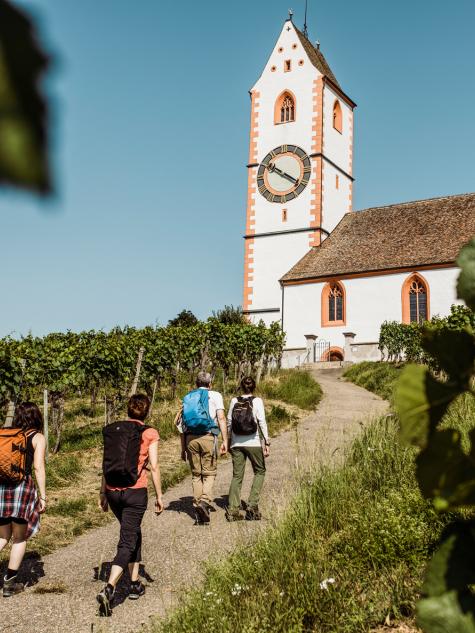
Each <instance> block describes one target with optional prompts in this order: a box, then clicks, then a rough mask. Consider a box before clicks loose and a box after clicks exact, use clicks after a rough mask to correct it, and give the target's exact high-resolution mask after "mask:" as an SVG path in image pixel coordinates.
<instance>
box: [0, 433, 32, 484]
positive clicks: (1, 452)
mask: <svg viewBox="0 0 475 633" xmlns="http://www.w3.org/2000/svg"><path fill="white" fill-rule="evenodd" d="M29 435H31V432H30V433H27V432H25V431H24V430H23V429H0V483H2V484H19V483H21V482H22V481H23V479H25V476H26V472H25V468H26V451H27V441H28V436H29Z"/></svg>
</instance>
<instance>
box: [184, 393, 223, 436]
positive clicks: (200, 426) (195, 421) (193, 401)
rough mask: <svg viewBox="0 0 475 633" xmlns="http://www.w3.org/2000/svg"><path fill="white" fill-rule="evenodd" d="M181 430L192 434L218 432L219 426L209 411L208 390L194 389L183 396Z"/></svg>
mask: <svg viewBox="0 0 475 633" xmlns="http://www.w3.org/2000/svg"><path fill="white" fill-rule="evenodd" d="M182 421H183V430H184V432H185V433H191V434H192V435H206V433H213V434H217V433H219V428H218V426H217V424H216V423H215V421H214V420H213V419H212V418H211V416H210V413H209V392H208V390H207V389H194V390H193V391H190V393H187V394H186V396H185V397H184V398H183V414H182Z"/></svg>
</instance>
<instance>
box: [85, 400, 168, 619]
mask: <svg viewBox="0 0 475 633" xmlns="http://www.w3.org/2000/svg"><path fill="white" fill-rule="evenodd" d="M149 409H150V399H149V398H148V396H146V395H144V394H136V395H133V396H131V397H130V399H129V402H128V406H127V415H128V419H127V420H125V421H122V422H112V423H111V424H108V425H107V426H105V427H104V429H103V436H104V459H103V476H102V485H101V491H100V497H99V504H100V507H101V508H102V510H103V511H104V512H107V510H108V509H109V508H110V509H111V510H112V512H113V513H114V515H115V517H116V518H117V519H118V521H119V523H120V536H119V543H118V545H117V553H116V555H115V558H114V560H113V561H112V567H111V571H110V575H109V580H108V581H107V584H106V585H105V587H104V588H103V589H102V591H100V592H99V593H98V594H97V596H96V599H97V602H98V603H99V615H101V616H110V615H112V607H111V602H112V598H113V596H114V592H115V588H116V586H117V583H118V582H119V580H120V578H121V576H122V574H123V572H124V570H125V568H126V567H128V570H129V576H130V581H131V582H130V587H129V594H128V595H129V598H130V599H131V600H137V599H138V598H140V597H141V596H143V595H144V593H145V586H144V585H143V584H142V582H141V581H140V580H139V567H140V562H141V560H142V556H141V554H142V552H141V549H142V530H141V523H142V518H143V515H144V514H145V510H146V509H147V503H148V493H147V480H148V470H150V472H151V475H152V482H153V487H154V488H155V494H156V500H155V514H157V515H159V514H160V513H161V512H162V511H163V501H162V487H161V479H160V468H159V464H158V441H159V435H158V431H157V430H156V429H154V428H152V427H150V426H146V425H145V424H144V420H145V419H146V418H147V415H148V412H149Z"/></svg>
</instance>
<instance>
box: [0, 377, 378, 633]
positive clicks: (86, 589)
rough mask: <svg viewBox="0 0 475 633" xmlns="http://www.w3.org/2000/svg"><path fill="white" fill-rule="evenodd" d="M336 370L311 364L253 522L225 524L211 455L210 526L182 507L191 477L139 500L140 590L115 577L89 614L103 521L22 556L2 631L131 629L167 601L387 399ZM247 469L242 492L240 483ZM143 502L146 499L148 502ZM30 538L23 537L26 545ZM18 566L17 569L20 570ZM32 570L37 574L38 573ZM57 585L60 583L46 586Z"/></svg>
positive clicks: (187, 502) (3, 605) (276, 508)
mask: <svg viewBox="0 0 475 633" xmlns="http://www.w3.org/2000/svg"><path fill="white" fill-rule="evenodd" d="M339 376H340V373H339V372H338V371H337V372H328V371H327V372H315V378H316V379H317V380H318V382H319V383H320V384H321V386H322V389H323V392H324V395H323V398H322V401H321V403H320V405H319V406H318V409H317V411H316V412H315V413H314V414H311V415H309V416H308V417H307V418H305V419H304V420H302V421H301V422H300V424H299V425H298V427H296V428H295V429H293V430H291V431H287V432H286V433H283V434H282V435H280V436H279V437H278V438H276V439H275V440H274V441H273V442H272V447H271V457H270V458H269V460H268V462H267V466H268V472H267V478H266V483H265V487H264V491H263V498H262V503H261V509H262V511H263V514H264V516H265V517H267V518H266V519H265V520H263V521H262V522H260V523H259V522H252V523H249V522H247V521H243V522H242V523H231V524H228V523H227V522H226V520H225V518H224V510H223V508H224V506H225V503H226V495H227V491H228V487H229V482H230V478H231V462H230V460H226V461H225V462H221V463H220V467H219V473H218V477H217V480H216V488H215V494H216V512H214V513H213V514H212V520H211V526H210V527H195V526H194V525H193V519H192V517H191V510H192V508H191V494H190V493H191V482H190V478H187V479H186V480H184V481H183V482H182V483H180V484H178V485H177V486H175V487H173V488H171V489H170V490H169V491H168V492H167V493H166V494H165V495H164V500H165V508H166V510H165V511H164V512H163V514H162V516H160V517H155V515H154V514H153V512H152V511H151V510H150V509H149V511H148V512H147V513H146V515H145V518H144V523H143V533H144V548H143V549H144V552H143V553H144V561H145V572H146V577H147V579H148V583H147V584H148V586H147V593H146V595H145V596H144V598H142V599H140V600H138V601H131V600H126V599H125V596H124V594H123V592H121V590H120V589H121V587H120V586H119V589H118V592H117V594H118V595H117V598H116V607H115V608H114V613H113V616H112V617H111V618H108V619H105V618H99V617H97V614H96V603H95V595H96V593H97V592H98V590H99V589H100V588H101V586H102V584H103V583H102V581H100V580H98V579H97V570H98V568H100V566H101V564H102V563H104V568H105V570H106V571H107V570H108V564H107V563H108V562H109V561H111V560H112V558H113V556H114V552H115V546H116V543H117V535H118V529H117V525H116V524H115V523H114V524H111V525H107V526H105V527H102V528H99V529H96V530H93V531H91V532H89V533H87V534H85V535H83V536H81V537H79V538H78V539H77V540H76V541H75V542H74V543H73V544H72V545H69V546H68V547H65V548H63V549H61V550H58V551H57V552H55V553H53V554H51V555H49V556H46V557H44V559H42V560H37V561H33V562H32V563H30V567H31V569H30V571H29V572H28V573H29V575H30V576H33V577H34V576H35V575H36V577H37V583H36V584H35V585H34V586H32V587H30V588H28V589H27V591H26V592H25V593H24V594H22V595H20V596H16V597H14V598H11V599H8V600H2V601H1V602H0V623H1V626H0V628H1V631H2V633H30V632H31V631H35V633H56V632H57V633H91V632H93V633H112V632H113V633H131V632H133V631H137V630H140V628H141V627H142V626H146V625H148V624H149V623H150V618H151V617H153V616H158V617H160V616H163V615H164V614H165V613H166V612H167V611H168V610H169V609H170V608H172V607H173V606H174V605H176V602H177V597H178V595H179V594H180V592H181V591H182V588H184V587H187V586H191V585H196V584H198V583H199V582H200V578H201V572H202V568H203V564H202V563H203V561H209V560H216V559H219V558H220V557H222V556H224V555H226V554H227V553H228V552H229V551H231V550H232V549H234V548H235V547H236V546H239V545H241V544H243V543H246V542H249V541H252V540H254V539H255V538H256V534H257V533H258V532H260V531H261V530H263V529H265V528H266V527H269V526H270V525H272V524H273V523H274V522H275V521H277V520H278V518H279V516H281V514H282V513H283V512H284V511H285V509H286V507H287V505H288V503H289V501H290V499H291V498H292V495H293V494H294V492H295V486H296V476H295V475H296V473H297V472H298V471H299V470H305V469H306V468H308V467H309V466H310V465H311V464H312V463H314V460H317V462H318V463H334V462H335V461H339V456H342V455H343V453H344V448H345V446H346V445H347V444H348V442H350V441H351V440H352V439H353V437H354V436H355V434H356V433H357V432H358V430H359V429H360V428H361V427H360V424H361V423H362V422H363V421H364V422H367V421H368V419H370V418H371V417H374V416H377V415H380V414H382V413H385V412H386V411H387V403H386V402H384V401H383V400H381V399H380V398H378V397H377V396H375V395H374V394H371V393H369V392H368V391H365V390H364V389H362V388H360V387H357V386H356V385H353V384H352V383H347V382H344V381H342V380H340V378H339ZM249 480H250V477H249V476H248V477H247V478H246V480H245V483H244V487H243V496H244V498H246V493H247V492H248V490H249ZM152 503H153V502H152ZM33 548H34V541H32V542H31V543H30V546H29V549H30V551H31V550H32V549H33ZM25 573H26V572H25ZM38 577H39V578H38ZM48 591H57V592H61V593H47V592H48Z"/></svg>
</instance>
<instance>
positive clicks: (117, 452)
mask: <svg viewBox="0 0 475 633" xmlns="http://www.w3.org/2000/svg"><path fill="white" fill-rule="evenodd" d="M149 428H150V427H149V426H146V425H145V424H138V423H137V422H128V421H123V422H112V423H111V424H108V425H107V426H105V427H104V428H103V429H102V435H103V437H104V459H103V462H102V472H103V473H104V477H105V480H106V483H107V485H108V486H110V487H111V488H130V486H133V485H134V484H136V483H137V480H138V478H139V477H140V475H141V472H139V454H140V444H141V442H142V433H143V432H144V431H146V430H147V429H149ZM146 463H147V462H145V464H144V468H145V465H146ZM142 470H143V468H142V469H141V471H142Z"/></svg>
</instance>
